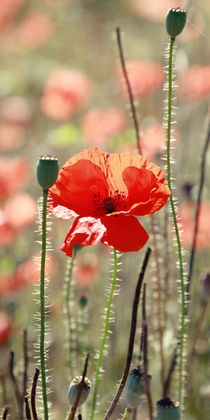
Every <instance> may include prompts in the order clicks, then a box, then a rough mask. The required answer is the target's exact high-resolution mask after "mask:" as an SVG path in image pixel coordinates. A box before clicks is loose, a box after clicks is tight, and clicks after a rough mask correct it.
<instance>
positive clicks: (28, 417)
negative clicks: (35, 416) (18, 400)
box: [24, 397, 31, 420]
mask: <svg viewBox="0 0 210 420" xmlns="http://www.w3.org/2000/svg"><path fill="white" fill-rule="evenodd" d="M24 400H25V407H26V419H27V420H31V410H30V407H29V403H28V398H27V397H25V398H24Z"/></svg>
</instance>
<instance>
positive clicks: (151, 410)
mask: <svg viewBox="0 0 210 420" xmlns="http://www.w3.org/2000/svg"><path fill="white" fill-rule="evenodd" d="M142 314H143V337H144V343H143V350H144V351H143V354H144V357H143V360H144V363H143V366H144V385H145V392H146V396H147V402H148V408H149V418H150V420H153V407H152V396H151V392H150V386H149V376H148V358H147V335H148V331H147V318H146V284H144V292H143V303H142Z"/></svg>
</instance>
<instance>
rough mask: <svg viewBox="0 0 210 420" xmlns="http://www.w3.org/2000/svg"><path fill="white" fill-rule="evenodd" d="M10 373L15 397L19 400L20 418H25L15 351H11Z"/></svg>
mask: <svg viewBox="0 0 210 420" xmlns="http://www.w3.org/2000/svg"><path fill="white" fill-rule="evenodd" d="M9 375H10V378H11V381H12V384H13V388H14V393H15V398H16V400H17V404H18V407H19V410H20V419H23V401H22V395H21V393H20V390H19V385H18V382H17V379H16V377H15V375H14V352H13V351H10V360H9Z"/></svg>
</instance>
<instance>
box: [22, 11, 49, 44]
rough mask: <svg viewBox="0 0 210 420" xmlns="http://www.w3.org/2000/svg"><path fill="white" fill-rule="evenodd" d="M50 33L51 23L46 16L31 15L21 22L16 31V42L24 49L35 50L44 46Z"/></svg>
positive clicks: (39, 14)
mask: <svg viewBox="0 0 210 420" xmlns="http://www.w3.org/2000/svg"><path fill="white" fill-rule="evenodd" d="M51 33H52V22H51V20H50V19H49V17H48V16H47V15H44V14H41V13H33V14H31V15H28V16H27V17H26V18H25V20H24V21H22V22H21V24H20V26H19V28H18V29H17V33H16V36H17V41H19V42H20V43H21V45H23V46H24V47H26V48H31V49H33V48H37V47H39V46H40V45H42V44H44V43H45V42H46V41H47V40H48V38H49V37H50V36H51Z"/></svg>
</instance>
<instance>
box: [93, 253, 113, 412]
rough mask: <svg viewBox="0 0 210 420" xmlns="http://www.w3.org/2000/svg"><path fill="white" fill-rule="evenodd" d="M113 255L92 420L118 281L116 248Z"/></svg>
mask: <svg viewBox="0 0 210 420" xmlns="http://www.w3.org/2000/svg"><path fill="white" fill-rule="evenodd" d="M113 253H114V268H113V278H112V285H111V291H110V295H109V300H108V306H107V310H106V318H105V326H104V333H103V338H102V341H101V347H100V350H99V357H98V361H97V366H96V375H95V385H94V391H93V401H92V408H91V416H90V420H93V418H94V415H95V408H96V399H97V393H98V386H99V375H100V368H101V362H102V358H103V353H104V347H105V344H106V339H107V334H108V329H109V319H110V312H111V306H112V298H113V294H114V289H115V283H116V280H117V251H116V249H115V248H113Z"/></svg>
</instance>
